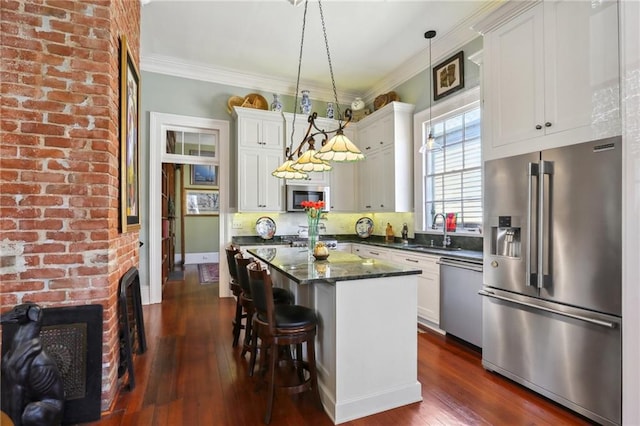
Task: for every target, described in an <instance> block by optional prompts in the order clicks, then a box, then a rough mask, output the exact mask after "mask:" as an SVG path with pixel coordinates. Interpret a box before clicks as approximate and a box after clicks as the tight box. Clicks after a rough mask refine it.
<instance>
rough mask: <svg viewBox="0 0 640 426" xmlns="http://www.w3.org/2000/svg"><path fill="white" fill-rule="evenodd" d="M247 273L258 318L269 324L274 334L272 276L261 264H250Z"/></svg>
mask: <svg viewBox="0 0 640 426" xmlns="http://www.w3.org/2000/svg"><path fill="white" fill-rule="evenodd" d="M247 272H248V273H249V286H250V287H251V297H252V298H253V307H254V308H255V310H256V312H257V314H258V318H259V319H260V320H261V321H264V322H266V323H268V329H269V332H270V333H271V334H273V333H274V331H275V318H274V314H273V309H274V308H273V306H274V303H273V284H272V283H271V276H269V274H267V270H266V269H262V266H261V265H260V263H259V262H253V263H250V264H249V265H248V266H247Z"/></svg>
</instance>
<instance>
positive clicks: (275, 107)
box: [271, 93, 282, 112]
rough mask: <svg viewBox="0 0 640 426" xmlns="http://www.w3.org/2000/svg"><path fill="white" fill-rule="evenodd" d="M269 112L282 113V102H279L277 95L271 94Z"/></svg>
mask: <svg viewBox="0 0 640 426" xmlns="http://www.w3.org/2000/svg"><path fill="white" fill-rule="evenodd" d="M271 111H277V112H280V111H282V102H280V96H279V95H278V94H277V93H274V94H273V102H271Z"/></svg>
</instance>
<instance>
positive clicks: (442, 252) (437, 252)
mask: <svg viewBox="0 0 640 426" xmlns="http://www.w3.org/2000/svg"><path fill="white" fill-rule="evenodd" d="M293 238H295V237H294V236H288V235H282V236H275V237H273V238H272V239H270V240H265V239H262V238H260V237H257V236H243V237H233V240H232V242H233V243H234V244H237V245H240V246H243V245H245V246H260V245H282V246H287V245H289V244H290V243H291V240H292V239H293ZM321 238H323V239H336V240H338V242H340V243H353V244H366V245H372V246H376V247H384V248H390V249H394V250H406V251H410V252H414V253H423V254H430V255H433V256H440V257H450V258H454V259H462V260H471V261H478V262H481V261H482V257H483V254H482V251H479V250H466V249H461V250H452V249H443V248H441V247H438V246H433V247H431V246H430V245H427V244H417V243H415V242H414V241H411V242H409V244H404V243H401V242H393V243H387V242H385V241H384V239H382V238H380V239H376V238H375V237H372V238H367V239H362V238H358V237H356V236H354V235H348V236H343V235H338V236H334V235H322V236H321ZM332 253H333V251H332Z"/></svg>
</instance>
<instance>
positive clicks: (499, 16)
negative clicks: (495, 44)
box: [473, 0, 542, 35]
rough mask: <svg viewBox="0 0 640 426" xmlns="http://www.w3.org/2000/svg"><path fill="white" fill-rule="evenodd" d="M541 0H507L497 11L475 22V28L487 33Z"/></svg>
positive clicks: (479, 31)
mask: <svg viewBox="0 0 640 426" xmlns="http://www.w3.org/2000/svg"><path fill="white" fill-rule="evenodd" d="M541 2H542V0H524V1H514V0H511V1H506V2H504V4H502V5H501V6H500V7H498V8H496V10H495V13H490V14H488V15H486V16H485V17H484V18H482V19H479V20H477V21H476V22H475V23H474V24H473V29H474V30H475V31H477V32H478V33H480V34H482V35H485V34H486V33H488V32H489V31H491V30H493V29H494V28H496V27H498V26H500V25H502V24H504V23H505V22H506V21H508V20H509V19H511V18H513V17H514V16H516V15H518V14H520V13H522V12H524V11H525V10H528V9H531V8H532V7H534V6H535V5H537V4H539V3H541Z"/></svg>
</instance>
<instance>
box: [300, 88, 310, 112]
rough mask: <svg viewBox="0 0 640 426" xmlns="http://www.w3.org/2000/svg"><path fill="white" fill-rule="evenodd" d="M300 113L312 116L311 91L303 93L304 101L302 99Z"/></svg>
mask: <svg viewBox="0 0 640 426" xmlns="http://www.w3.org/2000/svg"><path fill="white" fill-rule="evenodd" d="M300 112H301V113H303V114H311V99H309V91H308V90H303V91H302V99H300Z"/></svg>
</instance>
